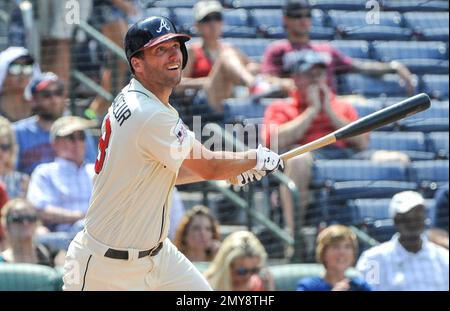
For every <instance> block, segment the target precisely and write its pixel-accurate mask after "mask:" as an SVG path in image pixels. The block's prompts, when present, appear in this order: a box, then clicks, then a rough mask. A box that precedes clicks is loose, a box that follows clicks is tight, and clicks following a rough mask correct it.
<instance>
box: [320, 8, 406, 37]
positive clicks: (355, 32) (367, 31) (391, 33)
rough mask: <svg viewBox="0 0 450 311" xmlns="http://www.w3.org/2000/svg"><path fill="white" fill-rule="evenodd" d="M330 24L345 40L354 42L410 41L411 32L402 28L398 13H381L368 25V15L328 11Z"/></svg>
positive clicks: (364, 13) (365, 13) (400, 17)
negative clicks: (353, 40)
mask: <svg viewBox="0 0 450 311" xmlns="http://www.w3.org/2000/svg"><path fill="white" fill-rule="evenodd" d="M328 15H329V17H330V22H331V24H332V25H333V26H334V27H335V28H336V30H337V31H338V32H339V33H340V34H341V35H342V37H344V38H346V39H355V40H410V39H411V35H412V31H411V30H410V29H408V28H403V27H402V16H401V14H400V13H398V12H383V14H380V15H379V20H377V21H373V22H374V23H373V24H370V23H369V22H368V21H367V18H368V14H367V12H366V11H363V12H358V11H356V12H352V11H344V12H343V11H334V10H332V11H329V12H328Z"/></svg>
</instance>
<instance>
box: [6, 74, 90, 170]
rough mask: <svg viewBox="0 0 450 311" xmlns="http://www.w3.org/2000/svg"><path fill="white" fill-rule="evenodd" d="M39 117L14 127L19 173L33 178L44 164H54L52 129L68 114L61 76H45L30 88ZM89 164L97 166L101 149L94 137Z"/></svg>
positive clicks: (88, 145) (88, 142)
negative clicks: (38, 168) (96, 144)
mask: <svg viewBox="0 0 450 311" xmlns="http://www.w3.org/2000/svg"><path fill="white" fill-rule="evenodd" d="M30 90H31V95H32V97H33V105H34V106H33V110H34V112H35V114H36V115H33V116H31V117H29V118H26V119H23V120H20V121H18V122H16V123H15V124H14V130H15V133H16V137H17V143H18V145H19V155H18V163H17V169H18V170H19V171H21V172H24V173H27V174H29V175H31V173H32V172H33V170H34V168H35V167H36V166H37V165H38V164H40V163H46V162H51V161H53V160H54V157H55V155H54V150H53V148H52V146H51V141H50V128H51V126H52V125H53V123H54V122H55V120H57V119H58V118H60V117H61V116H62V115H63V113H64V112H65V107H66V106H65V101H64V100H65V94H64V84H63V82H62V81H61V80H60V79H59V77H58V76H57V75H55V74H54V73H51V72H47V73H43V74H42V75H40V76H39V77H38V78H36V79H34V80H33V81H32V82H31V84H30ZM86 146H87V147H86V148H87V152H86V160H87V161H88V162H94V161H95V157H96V153H97V148H96V146H95V142H94V140H93V138H92V136H91V135H88V136H87V140H86Z"/></svg>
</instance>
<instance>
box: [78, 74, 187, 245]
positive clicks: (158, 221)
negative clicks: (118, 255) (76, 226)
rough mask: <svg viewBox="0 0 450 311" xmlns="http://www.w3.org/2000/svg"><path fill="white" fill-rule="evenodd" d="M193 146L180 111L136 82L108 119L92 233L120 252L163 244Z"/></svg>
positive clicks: (124, 91) (88, 221)
mask: <svg viewBox="0 0 450 311" xmlns="http://www.w3.org/2000/svg"><path fill="white" fill-rule="evenodd" d="M193 143H194V133H193V132H191V131H189V130H188V129H187V128H186V127H185V125H184V124H183V122H182V121H181V119H180V118H179V116H178V113H177V111H176V110H175V109H174V108H173V107H171V106H170V105H169V104H166V105H165V104H164V103H162V102H161V101H160V100H159V99H158V98H157V97H156V96H155V95H154V94H153V93H151V92H150V91H148V90H147V89H145V88H144V87H143V86H142V84H141V83H140V82H139V81H137V80H136V79H132V80H131V82H130V83H129V85H127V86H126V87H124V88H123V89H122V91H121V93H119V95H118V96H117V97H116V99H115V100H114V102H113V104H112V105H111V107H110V108H109V111H108V115H107V116H106V117H105V119H104V121H103V125H102V137H101V139H100V143H99V154H98V157H97V162H96V166H95V169H96V173H97V174H96V176H94V188H93V192H92V197H91V201H90V206H89V210H88V212H87V215H86V230H87V232H88V233H89V234H90V235H91V236H92V237H94V238H95V239H96V240H98V241H99V242H101V243H103V244H105V245H108V246H110V247H113V248H118V249H125V248H133V249H139V250H146V249H150V248H153V247H155V246H156V245H157V244H158V242H161V241H163V240H164V239H165V238H166V237H167V233H168V227H169V211H170V206H171V197H172V196H171V193H172V189H173V187H174V185H175V181H176V179H177V174H178V170H179V168H180V166H181V164H182V162H183V160H184V159H185V158H186V156H187V155H188V154H189V153H190V151H191V149H192V146H193Z"/></svg>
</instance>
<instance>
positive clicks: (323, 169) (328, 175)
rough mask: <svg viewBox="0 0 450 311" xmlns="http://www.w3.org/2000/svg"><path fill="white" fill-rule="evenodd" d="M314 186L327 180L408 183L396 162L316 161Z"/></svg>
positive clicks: (405, 173) (404, 173)
mask: <svg viewBox="0 0 450 311" xmlns="http://www.w3.org/2000/svg"><path fill="white" fill-rule="evenodd" d="M313 180H314V184H317V185H320V184H324V183H325V182H326V181H327V180H331V181H334V182H337V181H355V180H371V181H375V180H396V181H408V175H407V169H406V166H405V165H404V164H401V163H397V162H386V163H375V162H372V161H369V160H317V161H315V164H314V178H313Z"/></svg>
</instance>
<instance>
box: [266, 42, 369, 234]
mask: <svg viewBox="0 0 450 311" xmlns="http://www.w3.org/2000/svg"><path fill="white" fill-rule="evenodd" d="M288 66H289V68H291V78H292V80H293V81H294V83H295V87H296V89H295V91H292V92H291V93H290V98H289V100H288V102H286V100H281V101H275V102H274V103H272V104H271V105H270V106H269V107H268V108H267V110H266V112H265V115H264V125H265V126H264V131H263V138H264V139H265V143H266V146H268V147H269V146H270V147H271V148H272V147H273V148H276V146H277V147H278V148H279V149H280V150H288V149H291V148H293V147H294V146H296V145H304V144H307V143H309V142H311V141H313V140H316V139H318V138H320V137H322V136H325V135H326V134H329V133H331V132H333V131H335V130H337V129H338V128H341V127H343V126H345V125H347V124H349V123H350V122H352V121H355V120H356V119H357V118H358V114H357V112H356V110H355V109H354V108H353V107H352V106H351V105H350V104H349V103H347V102H346V101H344V100H341V99H338V98H336V96H335V94H334V92H333V91H332V90H331V89H330V87H329V86H328V84H327V82H326V81H327V80H326V79H327V64H326V60H325V59H324V57H323V55H322V54H319V53H315V52H314V51H311V50H302V51H297V52H296V53H295V54H291V55H290V58H289V60H288ZM367 144H368V136H367V135H360V136H356V137H353V138H349V139H347V140H342V141H338V142H336V143H334V144H333V145H331V146H328V147H324V148H321V149H319V150H316V151H314V152H313V153H307V154H304V155H301V156H298V157H295V158H293V159H291V160H290V161H288V162H287V163H286V168H285V171H284V172H285V174H286V175H287V176H289V177H290V178H291V179H292V180H293V181H294V182H295V184H296V186H297V188H298V189H299V191H300V197H301V198H303V200H302V201H301V210H300V215H301V219H299V221H300V227H302V225H303V223H304V221H305V213H306V208H307V206H308V201H309V198H308V195H309V191H308V189H309V183H310V180H311V178H312V165H313V160H314V159H345V158H350V157H352V156H354V155H355V154H356V152H358V151H360V150H363V149H365V148H366V146H367ZM281 200H282V206H283V214H284V219H285V223H286V226H287V229H288V230H289V231H290V232H291V233H293V232H294V219H293V202H292V198H291V196H290V194H289V192H288V189H286V188H285V187H282V188H281Z"/></svg>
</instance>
